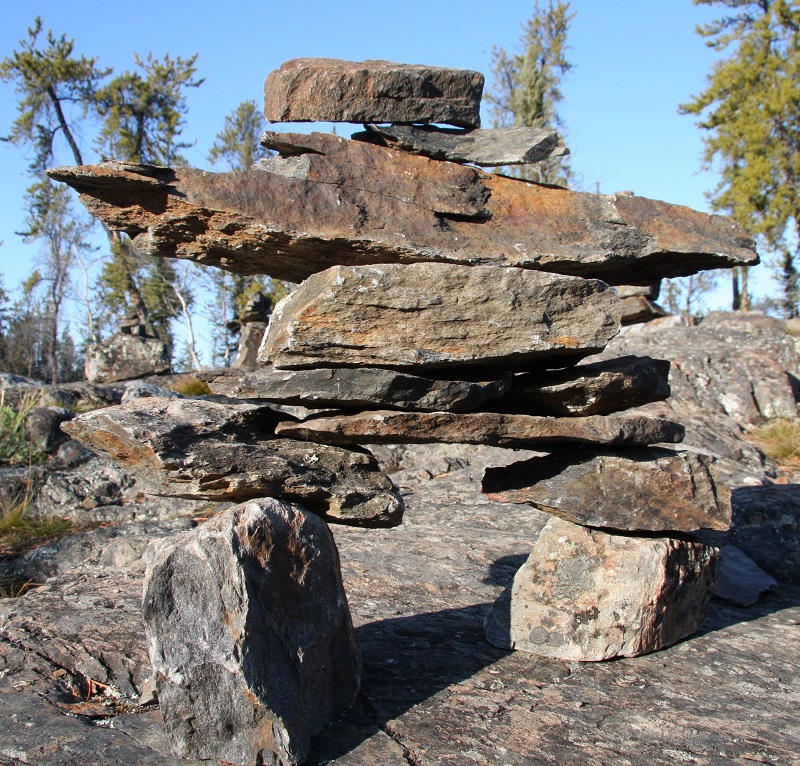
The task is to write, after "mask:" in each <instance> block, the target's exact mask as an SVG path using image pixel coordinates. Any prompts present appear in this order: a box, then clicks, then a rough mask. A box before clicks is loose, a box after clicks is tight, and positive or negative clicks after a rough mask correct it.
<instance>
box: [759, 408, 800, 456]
mask: <svg viewBox="0 0 800 766" xmlns="http://www.w3.org/2000/svg"><path fill="white" fill-rule="evenodd" d="M749 436H750V440H751V441H752V442H753V443H754V444H755V445H756V446H757V447H758V448H759V449H760V450H761V451H762V452H763V453H764V454H765V455H766V456H767V457H769V458H772V460H774V461H775V462H776V463H787V464H791V465H792V466H797V465H800V420H786V419H779V420H773V421H772V422H770V423H767V424H766V425H763V426H758V427H757V428H753V429H752V430H751V431H750V433H749Z"/></svg>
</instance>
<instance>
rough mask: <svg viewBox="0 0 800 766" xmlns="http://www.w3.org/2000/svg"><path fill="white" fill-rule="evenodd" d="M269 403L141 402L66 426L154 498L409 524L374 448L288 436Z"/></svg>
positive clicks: (355, 522) (362, 522)
mask: <svg viewBox="0 0 800 766" xmlns="http://www.w3.org/2000/svg"><path fill="white" fill-rule="evenodd" d="M285 417H286V416H285V415H284V414H283V413H278V412H275V411H274V410H271V409H270V408H269V407H267V406H266V405H256V404H232V403H228V404H217V403H215V402H206V401H197V400H191V399H160V398H150V399H140V400H137V401H134V402H131V403H130V404H126V405H122V406H118V407H108V408H106V409H103V410H96V411H94V412H89V413H86V414H84V415H80V416H78V417H77V418H76V419H75V420H73V421H71V422H70V423H69V424H68V426H67V427H66V428H65V429H64V430H67V432H68V433H69V434H70V435H71V436H72V437H73V438H75V439H78V440H79V441H80V442H81V443H82V444H84V445H86V446H87V447H89V449H92V450H95V451H96V452H100V453H102V454H105V455H108V456H109V457H111V458H112V459H114V460H116V461H117V462H118V463H120V464H121V465H122V466H123V467H125V468H126V469H128V470H130V471H131V472H132V473H133V474H135V476H136V479H137V483H138V485H139V486H140V487H141V489H142V490H143V491H145V492H148V493H150V494H153V495H165V496H170V497H185V498H195V499H204V500H214V501H223V500H224V501H234V502H240V501H242V500H245V499H249V498H255V497H265V496H268V497H279V498H282V499H285V500H292V501H295V502H301V503H303V505H304V506H305V507H307V508H308V509H309V510H311V511H313V512H314V513H318V514H320V515H321V516H324V517H325V518H326V519H328V520H329V521H332V522H338V523H342V524H353V525H356V526H367V527H373V526H394V525H396V524H399V523H400V520H401V518H402V513H403V501H402V499H401V497H400V496H399V494H398V493H397V492H396V490H395V489H394V487H393V486H392V482H391V480H390V479H389V477H388V476H386V475H385V474H384V473H382V472H381V471H380V470H379V468H378V464H377V462H376V460H375V458H373V457H372V455H370V454H369V453H368V452H366V450H358V449H357V448H356V449H349V450H348V449H342V448H339V447H331V446H326V445H320V444H308V443H305V442H298V441H294V440H292V439H278V438H275V436H274V434H273V428H274V425H275V423H276V422H278V420H279V419H280V420H283V419H285Z"/></svg>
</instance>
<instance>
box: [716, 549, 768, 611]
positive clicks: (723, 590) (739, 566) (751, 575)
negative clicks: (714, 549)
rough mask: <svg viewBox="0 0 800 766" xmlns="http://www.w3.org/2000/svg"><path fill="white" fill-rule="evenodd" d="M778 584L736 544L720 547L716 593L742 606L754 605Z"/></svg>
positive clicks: (719, 596) (718, 596) (717, 595)
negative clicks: (765, 592)
mask: <svg viewBox="0 0 800 766" xmlns="http://www.w3.org/2000/svg"><path fill="white" fill-rule="evenodd" d="M777 586H778V583H777V581H776V580H775V578H774V577H770V575H768V574H767V573H766V572H765V571H764V570H763V569H761V568H760V567H759V566H758V564H756V562H755V561H753V559H751V558H750V557H749V556H748V555H747V554H745V553H744V552H743V551H741V550H739V548H737V547H736V546H735V545H723V546H722V548H720V549H719V566H718V567H717V584H716V586H715V587H714V595H715V596H716V597H717V598H722V599H725V600H726V601H732V602H733V603H734V604H739V605H740V606H752V605H753V604H755V603H756V601H758V599H759V598H760V597H761V594H762V593H764V591H767V590H770V589H771V588H776V587H777Z"/></svg>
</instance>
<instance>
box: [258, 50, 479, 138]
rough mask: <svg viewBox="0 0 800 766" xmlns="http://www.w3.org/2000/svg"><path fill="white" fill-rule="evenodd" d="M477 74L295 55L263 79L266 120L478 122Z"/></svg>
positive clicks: (474, 124)
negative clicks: (296, 56) (298, 57)
mask: <svg viewBox="0 0 800 766" xmlns="http://www.w3.org/2000/svg"><path fill="white" fill-rule="evenodd" d="M483 81H484V79H483V75H482V74H480V72H472V71H470V70H466V69H445V68H444V67H433V66H424V65H420V64H394V63H392V62H390V61H381V60H370V61H342V60H341V59H325V58H301V59H292V60H291V61H286V62H284V63H283V64H281V66H280V69H276V70H274V71H272V72H270V73H269V74H268V75H267V79H266V82H265V83H264V116H265V117H266V118H267V119H268V120H269V121H270V122H307V121H320V122H442V123H445V124H449V125H459V126H462V127H467V128H478V127H480V124H481V117H480V107H481V95H482V94H483Z"/></svg>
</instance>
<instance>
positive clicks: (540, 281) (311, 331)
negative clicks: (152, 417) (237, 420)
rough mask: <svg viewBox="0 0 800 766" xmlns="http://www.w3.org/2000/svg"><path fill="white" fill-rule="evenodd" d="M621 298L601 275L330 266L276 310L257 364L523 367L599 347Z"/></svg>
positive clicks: (614, 326)
mask: <svg viewBox="0 0 800 766" xmlns="http://www.w3.org/2000/svg"><path fill="white" fill-rule="evenodd" d="M620 315H621V314H620V310H619V300H618V298H617V297H616V295H615V294H614V292H613V290H611V289H610V288H609V287H608V286H607V285H605V284H604V283H602V282H599V281H597V280H588V279H581V278H579V277H565V276H557V275H552V274H541V273H537V272H533V271H528V270H525V269H515V268H498V267H494V266H471V267H470V266H455V265H452V264H444V263H416V264H411V265H398V264H387V265H379V266H362V267H344V266H335V267H333V268H330V269H328V270H326V271H324V272H321V273H319V274H315V275H314V276H312V277H310V278H309V279H307V280H306V281H305V282H304V283H303V284H302V285H300V286H299V287H298V288H297V289H296V290H295V291H294V292H293V293H292V294H291V295H289V296H288V297H287V298H285V299H284V300H282V301H281V302H280V303H279V304H278V306H277V307H276V308H275V313H274V314H273V316H272V321H271V322H270V326H269V330H268V331H267V334H266V336H265V337H264V343H263V345H262V346H261V350H260V351H259V355H258V356H259V361H260V362H262V363H271V364H273V365H274V366H275V367H278V368H303V367H318V366H323V367H341V366H345V367H356V366H365V367H370V366H372V367H375V366H377V367H392V368H396V369H406V370H410V371H414V372H417V371H423V370H440V369H444V368H456V367H475V366H482V367H492V368H494V369H513V368H520V367H522V368H524V367H525V366H526V365H527V366H530V365H532V364H534V363H536V362H541V361H543V360H547V361H548V362H550V363H553V360H558V361H563V362H564V363H567V364H568V363H569V362H570V360H577V359H580V358H581V357H583V356H586V355H587V354H590V353H592V352H593V351H598V350H600V349H602V348H604V347H605V345H606V343H608V341H609V340H610V339H611V338H613V337H614V335H616V334H617V331H618V328H619V318H620Z"/></svg>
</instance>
